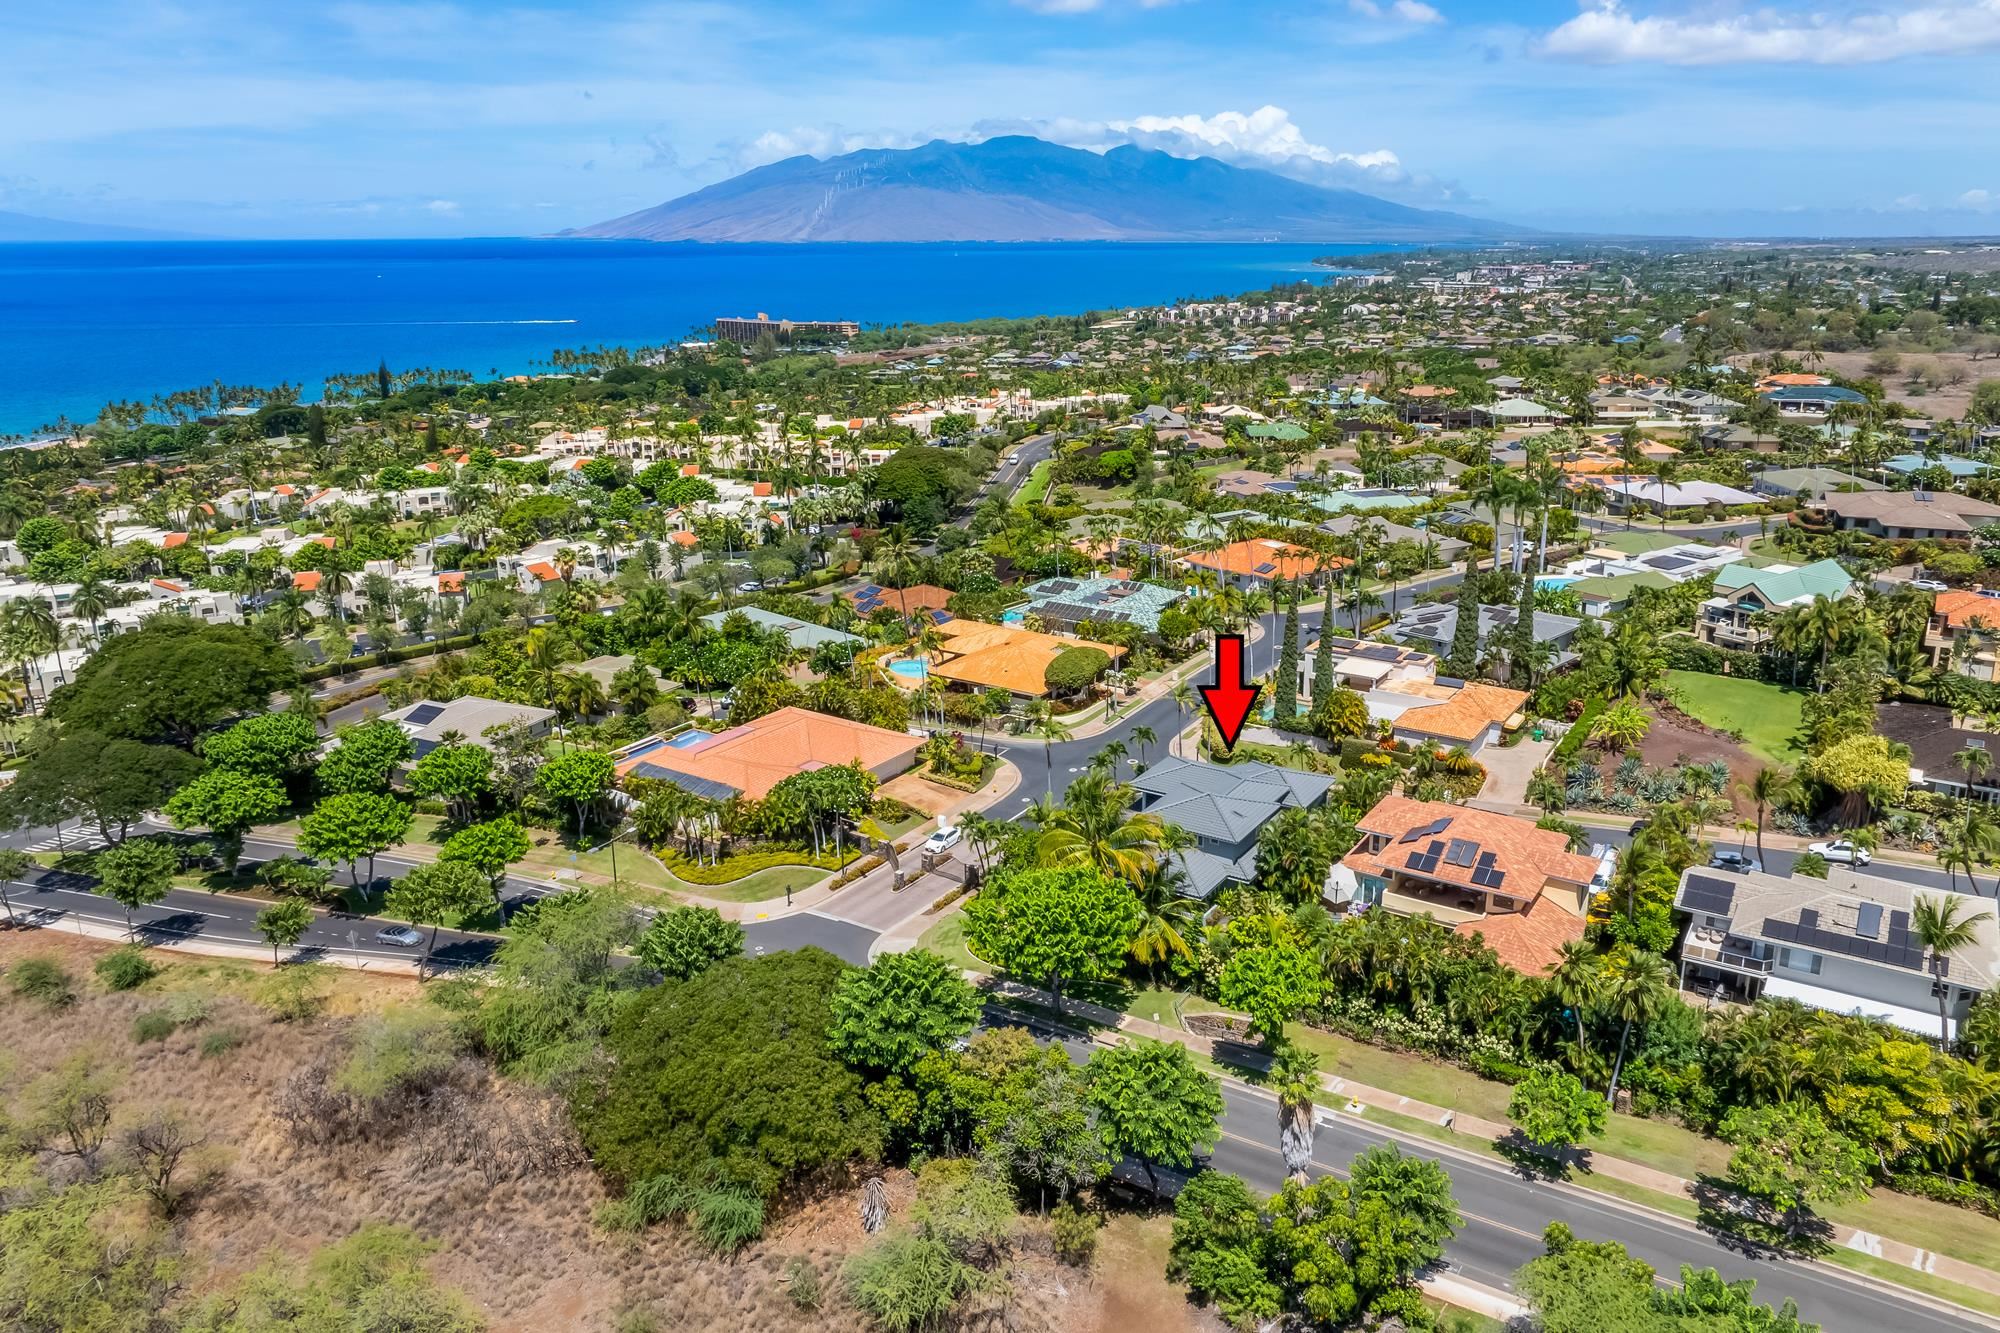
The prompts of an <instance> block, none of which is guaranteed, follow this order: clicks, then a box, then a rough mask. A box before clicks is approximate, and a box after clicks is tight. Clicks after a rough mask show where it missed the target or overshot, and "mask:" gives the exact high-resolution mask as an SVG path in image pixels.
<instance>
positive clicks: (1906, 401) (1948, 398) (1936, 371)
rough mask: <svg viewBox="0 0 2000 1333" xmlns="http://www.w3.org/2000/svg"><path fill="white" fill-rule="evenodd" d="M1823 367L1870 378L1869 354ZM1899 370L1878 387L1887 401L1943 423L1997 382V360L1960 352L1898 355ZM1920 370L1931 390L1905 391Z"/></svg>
mask: <svg viewBox="0 0 2000 1333" xmlns="http://www.w3.org/2000/svg"><path fill="white" fill-rule="evenodd" d="M1784 355H1785V356H1787V357H1790V358H1792V359H1793V360H1797V361H1803V360H1804V358H1805V353H1804V352H1786V353H1784ZM1823 355H1824V356H1825V357H1826V364H1825V365H1824V366H1823V367H1821V370H1822V371H1823V372H1824V373H1825V374H1828V375H1841V376H1844V377H1846V378H1849V379H1868V378H1873V377H1874V376H1873V373H1872V372H1871V371H1870V370H1869V369H1868V362H1869V360H1870V359H1871V358H1872V357H1874V355H1875V353H1873V352H1827V353H1824V354H1823ZM1897 355H1898V358H1899V360H1900V361H1901V362H1902V365H1901V367H1900V368H1899V369H1898V370H1897V371H1896V373H1895V374H1893V375H1885V376H1882V377H1881V379H1882V387H1883V388H1884V389H1886V390H1887V391H1888V395H1889V399H1890V401H1892V402H1898V403H1901V404H1903V406H1905V407H1907V408H1909V409H1910V410H1911V411H1912V412H1915V413H1919V414H1921V415H1923V416H1927V417H1930V418H1932V419H1934V420H1938V421H1943V420H1945V419H1947V418H1953V417H1962V416H1964V415H1965V409H1966V405H1967V404H1969V403H1970V402H1971V401H1972V391H1973V389H1974V388H1975V387H1977V385H1978V384H1979V382H1980V381H1981V380H1996V379H2000V358H1995V357H1981V358H1980V359H1979V360H1977V361H1974V360H1973V359H1972V358H1971V357H1970V356H1969V355H1968V354H1967V353H1964V352H1899V353H1898V354H1897ZM1749 359H1750V358H1748V357H1741V358H1739V357H1731V358H1730V360H1731V361H1732V362H1742V361H1747V360H1749ZM1913 369H1921V370H1923V371H1924V372H1925V373H1926V375H1927V376H1928V378H1929V380H1930V382H1931V384H1932V386H1933V387H1931V388H1930V389H1928V390H1927V391H1925V392H1924V393H1921V394H1919V393H1916V392H1914V391H1913V390H1911V389H1909V388H1907V387H1905V385H1906V383H1907V380H1908V376H1909V374H1910V371H1911V370H1913ZM1956 371H1963V372H1964V373H1965V376H1966V378H1965V382H1964V383H1963V384H1955V385H1946V384H1945V383H1944V381H1945V380H1946V379H1947V378H1949V377H1950V376H1951V375H1952V374H1953V373H1954V372H1956Z"/></svg>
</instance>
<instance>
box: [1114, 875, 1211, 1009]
mask: <svg viewBox="0 0 2000 1333" xmlns="http://www.w3.org/2000/svg"><path fill="white" fill-rule="evenodd" d="M1186 886H1187V871H1185V870H1183V869H1182V868H1181V867H1180V865H1179V864H1177V863H1176V862H1175V861H1173V860H1171V859H1169V858H1167V857H1161V858H1160V859H1159V860H1158V861H1156V862H1155V863H1154V864H1153V865H1151V866H1149V867H1148V868H1147V869H1146V871H1145V872H1144V873H1143V874H1141V875H1140V876H1139V878H1138V880H1137V882H1136V883H1134V885H1133V889H1134V890H1135V892H1136V893H1137V896H1138V899H1139V908H1140V910H1141V911H1142V912H1144V913H1145V916H1144V918H1143V919H1142V920H1141V921H1140V923H1139V933H1138V934H1136V935H1134V936H1133V937H1132V947H1131V952H1132V958H1133V960H1134V961H1135V962H1139V963H1143V964H1144V965H1145V967H1146V970H1147V971H1148V972H1149V973H1151V974H1152V976H1153V979H1154V983H1155V984H1158V980H1159V966H1160V964H1161V963H1164V962H1165V961H1167V959H1168V958H1170V957H1173V958H1179V959H1181V960H1183V961H1185V962H1193V961H1194V946H1193V945H1191V944H1189V943H1188V940H1189V938H1190V937H1191V936H1192V935H1193V934H1194V932H1195V930H1196V928H1197V927H1198V926H1199V925H1200V924H1201V904H1200V903H1199V902H1198V901H1196V900H1195V899H1193V898H1190V897H1188V896H1187V894H1186V893H1184V892H1183V891H1182V890H1183V889H1185V888H1186Z"/></svg>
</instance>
